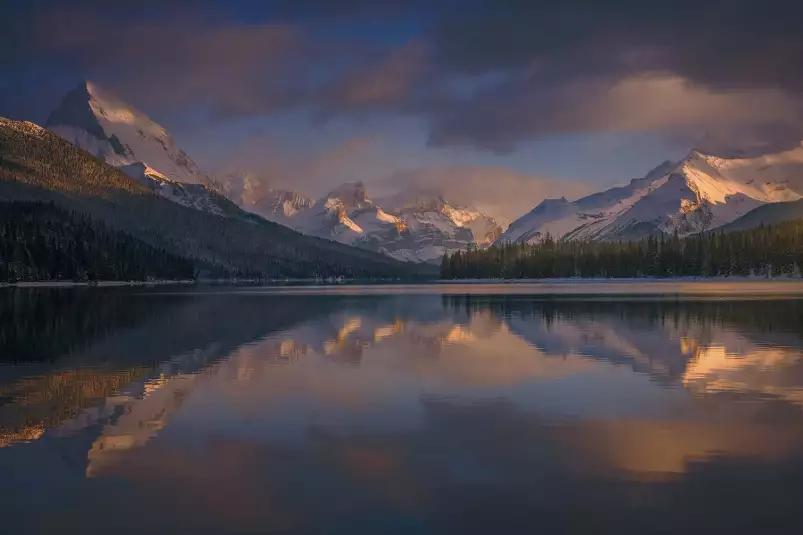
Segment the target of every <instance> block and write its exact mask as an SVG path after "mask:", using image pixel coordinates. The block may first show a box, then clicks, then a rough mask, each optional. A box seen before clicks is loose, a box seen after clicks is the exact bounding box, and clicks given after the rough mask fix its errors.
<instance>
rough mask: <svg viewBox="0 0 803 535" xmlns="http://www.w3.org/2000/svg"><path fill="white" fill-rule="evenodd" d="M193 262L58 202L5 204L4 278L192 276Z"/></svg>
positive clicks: (1, 213)
mask: <svg viewBox="0 0 803 535" xmlns="http://www.w3.org/2000/svg"><path fill="white" fill-rule="evenodd" d="M194 269H195V268H194V264H193V262H192V261H190V260H187V259H185V258H181V257H179V256H176V255H173V254H171V253H168V252H166V251H165V250H163V249H158V248H156V247H153V246H151V245H148V244H147V243H144V242H143V241H141V240H139V239H137V238H135V237H133V236H131V235H128V234H125V233H122V232H117V231H114V230H111V229H109V228H108V227H106V225H104V224H103V223H102V222H100V221H93V220H92V218H91V217H89V216H88V215H86V214H82V213H77V212H69V211H66V210H64V209H62V208H59V207H57V206H56V205H55V204H53V203H44V202H3V203H0V281H3V282H18V281H95V280H109V281H145V280H148V279H171V280H178V279H192V278H193V277H194V275H195V271H194Z"/></svg>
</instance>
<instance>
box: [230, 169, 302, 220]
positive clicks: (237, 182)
mask: <svg viewBox="0 0 803 535" xmlns="http://www.w3.org/2000/svg"><path fill="white" fill-rule="evenodd" d="M221 188H222V190H223V192H224V193H225V194H226V196H227V197H228V198H230V199H233V200H234V201H235V202H236V203H237V204H239V205H240V207H242V208H243V209H245V210H248V211H249V212H252V213H255V214H258V215H260V216H262V217H264V218H265V219H268V220H270V221H275V222H276V223H281V224H283V225H289V224H290V221H289V220H290V219H291V218H292V217H295V216H296V215H298V214H299V213H300V212H303V211H304V210H307V209H308V208H310V207H312V205H313V204H314V203H315V201H314V200H313V199H311V198H309V197H306V196H304V195H302V194H301V193H299V192H297V191H290V190H283V189H276V188H273V187H270V186H269V185H268V184H267V183H266V182H265V181H264V180H260V179H259V178H258V177H257V176H255V175H254V174H253V173H250V172H245V173H241V172H232V173H228V174H226V175H225V176H224V177H223V178H222V180H221Z"/></svg>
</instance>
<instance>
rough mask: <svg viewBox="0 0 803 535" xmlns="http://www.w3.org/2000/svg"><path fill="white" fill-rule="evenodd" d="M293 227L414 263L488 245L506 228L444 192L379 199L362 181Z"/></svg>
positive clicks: (295, 218) (335, 193) (301, 215)
mask: <svg viewBox="0 0 803 535" xmlns="http://www.w3.org/2000/svg"><path fill="white" fill-rule="evenodd" d="M287 224H288V225H289V226H291V227H293V228H294V229H296V230H298V231H300V232H303V233H305V234H310V235H314V236H319V237H323V238H328V239H331V240H335V241H338V242H341V243H346V244H349V245H354V246H356V247H361V248H363V249H369V250H372V251H377V252H382V253H385V254H387V255H389V256H392V257H394V258H397V259H400V260H406V261H411V262H436V261H438V260H439V259H440V258H441V257H442V256H443V254H444V253H445V252H446V251H454V250H456V249H465V248H466V247H469V246H478V245H479V246H484V245H488V244H490V243H491V242H492V241H493V240H494V239H495V238H496V237H497V236H499V235H500V234H501V233H502V230H503V229H502V227H501V226H500V225H499V224H498V223H497V222H496V221H495V220H494V219H493V218H490V217H488V216H486V215H484V214H481V213H480V212H477V211H476V210H473V209H471V208H469V207H461V206H453V205H451V204H449V203H448V202H447V201H446V200H445V199H444V198H443V196H442V195H441V194H440V193H438V192H435V191H422V190H411V189H408V190H405V191H402V192H400V193H398V194H396V195H393V196H390V197H387V198H385V199H380V200H377V201H373V200H371V199H370V198H369V197H368V196H367V193H366V189H365V185H364V184H363V183H362V182H352V183H346V184H342V185H340V186H338V187H337V188H335V189H334V190H332V191H331V192H329V193H328V194H327V195H325V196H324V197H322V198H321V199H319V200H318V201H317V202H315V203H314V204H312V205H311V206H310V207H308V208H306V209H304V210H301V211H299V212H296V213H294V214H293V215H292V216H291V217H290V218H289V219H288V221H287Z"/></svg>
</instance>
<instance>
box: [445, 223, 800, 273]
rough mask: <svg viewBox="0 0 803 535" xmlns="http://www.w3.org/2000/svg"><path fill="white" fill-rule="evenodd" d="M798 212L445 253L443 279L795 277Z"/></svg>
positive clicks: (798, 267) (797, 255)
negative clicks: (635, 236)
mask: <svg viewBox="0 0 803 535" xmlns="http://www.w3.org/2000/svg"><path fill="white" fill-rule="evenodd" d="M801 266H803V219H798V220H793V221H785V222H782V223H778V224H774V225H767V226H764V225H762V226H760V227H757V228H753V229H747V230H738V231H732V232H716V231H715V232H708V233H702V234H695V235H691V236H687V237H684V238H681V237H679V236H678V235H677V233H675V234H674V235H668V234H661V235H659V236H649V237H647V238H644V239H641V240H637V241H619V242H592V241H570V240H556V239H554V238H553V237H551V236H549V235H547V236H545V237H544V238H543V239H541V240H540V241H539V242H537V243H528V244H521V243H502V244H496V245H493V246H491V247H489V248H487V249H477V248H470V249H468V250H461V251H456V252H455V253H453V254H451V255H450V254H446V255H445V256H444V257H443V260H442V262H441V269H440V274H441V278H443V279H471V278H505V279H517V278H536V279H540V278H553V277H605V278H630V277H682V276H701V277H711V276H751V275H752V276H763V277H774V276H779V275H790V276H796V277H799V276H800V268H801Z"/></svg>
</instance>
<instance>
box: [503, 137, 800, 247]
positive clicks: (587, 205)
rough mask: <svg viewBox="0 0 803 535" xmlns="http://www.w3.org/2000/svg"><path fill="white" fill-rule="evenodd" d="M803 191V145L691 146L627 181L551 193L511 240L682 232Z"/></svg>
mask: <svg viewBox="0 0 803 535" xmlns="http://www.w3.org/2000/svg"><path fill="white" fill-rule="evenodd" d="M801 197H803V145H799V146H797V147H795V148H793V149H791V150H787V151H784V152H780V153H775V154H763V155H760V156H756V157H751V158H722V157H718V156H714V155H709V154H703V153H701V152H699V151H696V150H694V151H691V153H689V155H688V156H687V157H686V158H684V159H683V160H682V161H680V162H676V163H672V162H664V163H663V164H661V165H660V166H658V167H656V168H655V169H653V170H652V171H650V172H649V173H648V174H647V175H646V176H645V177H644V178H637V179H633V180H631V181H630V183H629V184H628V185H626V186H620V187H615V188H611V189H609V190H606V191H603V192H600V193H595V194H593V195H589V196H587V197H583V198H581V199H578V200H576V201H568V200H567V199H565V198H562V199H546V200H544V201H543V202H541V204H539V205H538V206H536V207H535V208H534V209H533V210H532V211H530V212H529V213H527V214H525V215H524V216H522V217H520V218H519V219H518V220H516V221H515V222H513V224H511V225H510V227H509V228H508V230H507V231H506V232H505V233H504V234H503V235H502V236H501V237H500V238H499V241H504V242H534V241H538V240H540V239H541V238H542V237H544V236H545V235H547V234H549V235H551V236H552V237H555V238H564V239H591V240H618V239H635V238H640V237H643V236H646V235H649V234H655V233H659V232H664V233H669V234H672V233H674V232H676V231H677V233H678V234H679V235H681V236H684V235H688V234H693V233H696V232H702V231H706V230H712V229H715V228H718V227H721V226H723V225H726V224H728V223H730V222H732V221H734V220H736V219H738V218H740V217H742V216H743V215H745V214H747V213H748V212H750V211H752V210H753V209H755V208H757V207H759V206H762V205H764V204H767V203H777V202H787V201H794V200H797V199H800V198H801Z"/></svg>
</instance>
